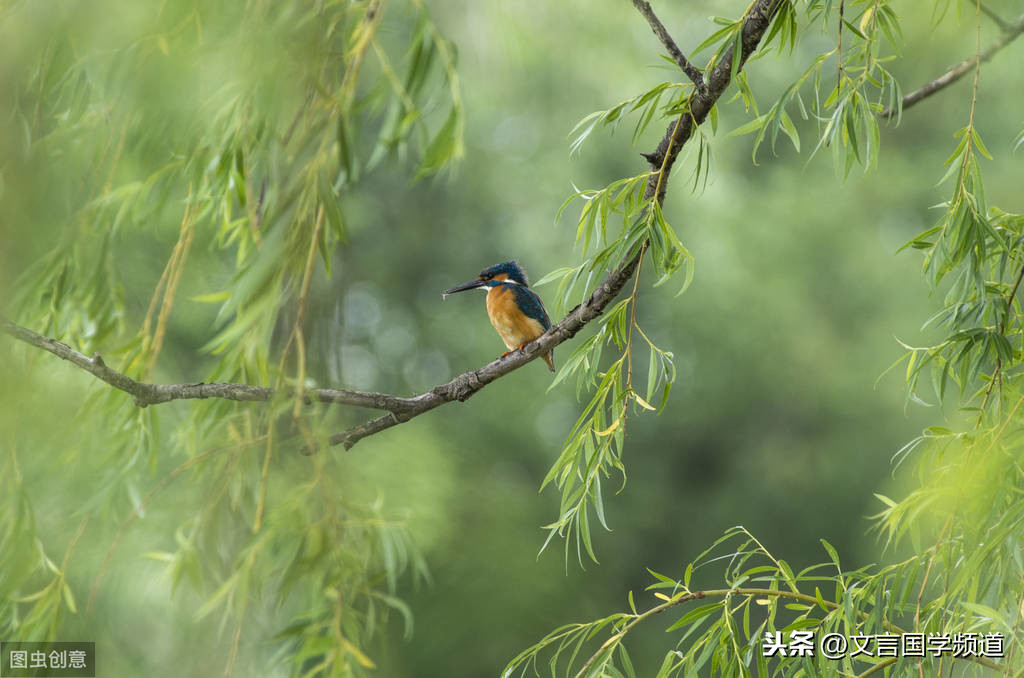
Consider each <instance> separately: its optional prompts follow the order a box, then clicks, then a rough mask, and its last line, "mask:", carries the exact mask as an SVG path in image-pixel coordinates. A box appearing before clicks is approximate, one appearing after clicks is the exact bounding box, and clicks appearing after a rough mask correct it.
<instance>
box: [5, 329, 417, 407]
mask: <svg viewBox="0 0 1024 678" xmlns="http://www.w3.org/2000/svg"><path fill="white" fill-rule="evenodd" d="M0 332H3V333H4V334H8V335H10V336H12V337H14V338H15V339H18V340H19V341H23V342H25V343H26V344H30V345H32V346H35V347H37V348H41V349H43V350H44V351H49V352H50V353H52V354H54V355H55V356H57V357H58V358H63V359H64V360H67V361H68V362H70V363H72V364H73V365H76V366H78V367H80V368H82V369H83V370H85V371H86V372H88V373H89V374H91V375H93V376H94V377H96V378H97V379H99V380H101V381H105V382H106V383H108V384H110V385H111V386H113V387H114V388H116V389H118V390H121V391H124V392H125V393H128V394H129V395H131V396H132V397H133V399H134V400H135V404H136V405H138V406H139V407H148V406H149V405H157V404H159V403H166V402H169V401H171V400H189V399H195V398H223V399H225V400H238V401H242V402H259V401H265V400H270V399H271V398H272V397H273V395H274V389H272V388H268V387H266V386H251V385H249V384H230V383H223V382H214V383H196V384H149V383H146V382H142V381H136V380H134V379H132V378H131V377H129V376H128V375H126V374H123V373H121V372H118V371H117V370H115V369H113V368H111V367H109V366H107V364H106V363H104V362H103V358H101V357H100V355H99V354H98V353H97V354H96V355H94V356H93V357H92V358H90V357H88V356H86V355H84V354H82V353H79V352H78V351H76V350H74V349H73V348H71V347H70V346H68V345H67V344H65V343H63V342H60V341H57V340H55V339H50V338H49V337H45V336H43V335H41V334H37V333H36V332H33V331H32V330H30V329H26V328H24V327H22V326H20V325H16V324H14V323H12V322H10V321H9V320H6V319H3V318H0ZM305 400H306V402H307V403H311V402H313V401H317V402H322V403H336V404H339V405H352V406H354V407H369V408H372V409H377V410H389V411H391V412H404V411H406V410H407V409H409V407H410V406H411V403H410V400H411V399H410V398H399V397H397V396H393V395H388V394H386V393H371V392H367V391H350V390H346V389H335V388H320V389H313V390H311V391H308V392H307V393H306V396H305Z"/></svg>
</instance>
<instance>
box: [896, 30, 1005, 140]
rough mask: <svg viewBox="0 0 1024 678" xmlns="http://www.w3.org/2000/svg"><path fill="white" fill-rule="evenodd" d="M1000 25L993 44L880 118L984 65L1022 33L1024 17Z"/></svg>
mask: <svg viewBox="0 0 1024 678" xmlns="http://www.w3.org/2000/svg"><path fill="white" fill-rule="evenodd" d="M1000 25H1001V26H1002V28H1003V32H1002V34H1001V35H1000V36H999V37H998V38H997V39H996V41H995V42H993V43H992V44H991V45H989V46H988V47H986V48H985V49H984V50H983V51H982V52H980V53H978V54H975V55H974V56H972V57H971V58H970V59H967V60H966V61H961V62H960V63H959V64H957V65H956V66H953V67H952V68H950V69H949V70H948V71H946V72H945V73H943V74H942V75H940V76H939V77H937V78H935V79H934V80H932V81H931V82H929V83H928V84H926V85H925V86H924V87H921V88H920V89H916V90H914V91H913V92H911V93H910V94H907V95H905V96H904V97H903V99H902V103H901V104H900V105H899V106H897V107H894V108H887V109H885V110H884V111H882V113H881V114H880V115H881V117H882V118H883V119H884V120H889V119H891V118H895V117H896V116H897V115H899V113H900V112H901V111H902V110H903V109H905V108H909V107H910V106H913V105H914V104H916V103H918V102H919V101H921V100H922V99H926V98H928V97H930V96H931V95H933V94H935V93H936V92H938V91H940V90H943V89H945V88H947V87H949V86H950V85H952V84H953V83H954V82H956V81H957V80H959V79H960V78H962V77H964V76H965V75H966V74H967V73H968V72H970V70H971V69H972V68H974V66H975V65H976V64H977V63H978V62H979V61H980V62H981V63H985V62H986V61H988V60H989V59H991V58H992V57H993V56H994V55H995V53H996V52H998V51H999V50H1001V49H1002V48H1004V47H1006V46H1007V45H1009V44H1010V43H1011V42H1013V41H1014V40H1016V39H1017V38H1018V37H1019V36H1020V34H1021V33H1024V15H1021V16H1020V17H1019V18H1018V19H1017V20H1016V21H1014V22H1013V23H1009V24H1007V23H1005V22H1000Z"/></svg>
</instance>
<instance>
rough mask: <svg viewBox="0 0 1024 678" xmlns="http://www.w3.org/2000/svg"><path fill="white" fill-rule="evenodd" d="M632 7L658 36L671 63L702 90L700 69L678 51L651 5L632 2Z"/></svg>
mask: <svg viewBox="0 0 1024 678" xmlns="http://www.w3.org/2000/svg"><path fill="white" fill-rule="evenodd" d="M633 6H634V7H636V8H637V10H638V11H639V12H640V13H641V14H642V15H643V16H644V18H645V19H647V23H649V24H650V25H651V30H652V31H654V34H655V35H656V36H658V40H660V41H661V44H662V45H664V46H665V49H666V50H668V55H669V56H670V57H672V61H674V62H676V65H677V66H679V68H681V69H682V70H683V73H686V76H687V77H688V78H690V80H691V81H693V84H694V85H696V86H697V89H698V90H703V89H704V87H705V85H704V76H703V75H701V72H700V69H699V68H697V67H696V66H694V65H693V64H692V63H690V61H689V60H688V59H687V58H686V55H685V54H683V51H682V50H681V49H679V45H677V44H676V41H675V40H673V39H672V36H671V35H669V34H668V30H666V29H665V25H664V24H663V23H661V20H660V19H659V18H658V16H657V15H656V14H655V13H654V10H653V9H652V8H651V3H649V2H645V0H633Z"/></svg>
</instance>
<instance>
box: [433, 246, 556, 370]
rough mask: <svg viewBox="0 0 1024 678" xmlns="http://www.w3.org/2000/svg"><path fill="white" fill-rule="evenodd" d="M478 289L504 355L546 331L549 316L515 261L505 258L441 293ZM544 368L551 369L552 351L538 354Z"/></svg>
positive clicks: (552, 366) (524, 272) (553, 363)
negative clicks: (483, 297) (484, 295)
mask: <svg viewBox="0 0 1024 678" xmlns="http://www.w3.org/2000/svg"><path fill="white" fill-rule="evenodd" d="M472 289H482V290H485V291H486V292H487V315H488V317H489V318H490V319H491V324H492V325H494V329H496V330H498V334H499V335H501V340H502V341H503V342H505V346H507V347H508V351H506V352H505V353H503V354H502V357H505V356H507V355H508V354H509V353H511V352H512V351H514V350H516V349H517V348H519V349H521V348H523V347H524V346H526V345H527V344H529V343H530V342H531V341H533V340H534V339H536V338H537V337H539V336H540V335H542V334H544V333H545V332H547V330H548V328H549V327H551V319H550V318H548V312H547V311H545V310H544V303H543V302H542V301H541V300H540V297H538V296H537V293H536V292H534V291H533V290H531V289H530V282H529V280H527V278H526V271H524V270H523V268H522V267H521V266H520V265H519V262H518V261H515V260H512V261H506V262H505V263H502V264H495V265H494V266H491V267H490V268H485V269H484V270H482V271H480V275H478V276H477V278H476V280H470V281H469V282H467V283H463V284H461V285H456V286H455V287H453V288H451V289H450V290H445V291H444V292H443V293H442V295H441V296H442V297H447V296H448V295H449V294H455V293H456V292H463V291H465V290H472ZM541 358H543V359H544V362H546V363H547V364H548V369H550V370H551V371H552V372H554V371H555V361H554V351H548V352H547V353H544V354H542V355H541Z"/></svg>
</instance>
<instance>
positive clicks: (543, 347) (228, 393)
mask: <svg viewBox="0 0 1024 678" xmlns="http://www.w3.org/2000/svg"><path fill="white" fill-rule="evenodd" d="M784 1H785V0H755V2H754V3H753V5H751V7H750V9H749V11H748V12H747V15H746V19H745V21H744V24H743V29H742V36H741V42H740V44H741V48H742V51H741V54H740V63H739V65H740V67H741V68H742V66H743V64H744V63H745V62H746V60H747V58H748V57H749V56H750V54H751V53H753V51H754V50H755V49H756V48H757V45H758V43H759V42H760V41H761V38H762V37H763V36H764V34H765V31H767V30H768V26H769V25H770V24H771V20H772V17H774V15H775V12H776V11H777V10H778V8H779V6H780V5H781V3H782V2H784ZM634 4H636V2H634ZM643 4H644V5H647V3H646V2H645V3H643ZM638 7H639V5H638ZM647 10H648V12H649V10H650V6H649V5H647ZM641 12H642V13H644V16H645V17H648V21H650V17H651V16H653V14H649V13H648V12H644V10H643V9H641ZM655 20H657V19H656V18H655ZM658 25H659V26H660V25H661V24H660V22H658ZM652 27H653V24H652ZM662 30H664V27H662ZM655 33H658V30H657V29H655ZM666 36H667V33H666ZM659 37H661V36H660V35H659ZM670 40H671V39H670ZM673 44H674V43H673ZM734 49H735V48H734V46H730V47H729V48H728V49H726V50H725V53H724V54H723V55H722V57H721V59H719V61H718V62H717V63H716V64H715V65H714V68H713V69H712V70H711V72H710V74H709V76H708V80H707V83H706V85H705V86H704V87H698V88H697V89H696V91H695V92H694V93H693V95H692V96H691V97H690V100H689V106H688V108H689V110H688V111H687V112H685V113H683V114H682V115H681V116H680V117H679V118H678V119H677V120H676V121H674V122H673V123H672V124H671V125H669V127H668V130H666V132H665V136H664V137H663V138H662V140H661V142H660V143H659V144H658V147H657V149H655V151H654V152H653V153H648V154H644V157H645V158H647V160H648V162H649V163H650V164H651V167H652V169H654V170H655V172H654V173H653V174H652V176H651V177H650V179H648V182H647V186H646V189H645V192H644V195H645V197H646V198H647V199H651V198H654V199H656V200H657V201H658V203H659V204H661V203H663V202H664V200H665V191H666V189H667V186H668V179H669V176H670V173H671V171H672V166H673V164H674V163H675V161H676V158H677V157H678V155H679V151H680V149H681V148H682V146H683V145H684V144H685V143H686V142H687V141H688V140H689V138H690V135H691V134H692V132H693V130H694V129H695V128H696V126H697V125H700V124H701V123H703V122H704V120H705V119H706V118H707V116H708V113H709V112H710V110H711V108H712V107H713V106H714V105H715V103H716V102H717V101H718V99H719V98H720V97H721V96H722V94H723V92H725V89H726V87H728V85H729V82H730V80H731V78H732V62H733V54H734ZM680 54H681V53H680ZM644 251H645V249H644V247H643V246H642V245H638V246H637V247H636V248H635V250H634V251H632V252H630V253H629V254H627V255H626V256H625V257H624V258H623V259H622V261H620V262H619V264H618V266H617V267H616V268H615V270H614V271H613V272H612V273H610V274H608V276H607V277H606V278H605V279H604V280H603V281H601V283H600V284H599V285H598V286H597V288H596V289H595V290H594V291H593V293H591V295H590V297H589V298H588V299H587V300H586V301H585V302H584V303H582V304H581V305H579V306H577V307H576V308H574V309H573V310H571V311H570V312H569V313H568V314H567V315H566V316H565V318H563V319H562V320H561V322H559V323H558V324H557V325H555V326H553V327H552V328H551V329H549V330H548V331H547V332H546V333H545V334H543V335H542V336H541V337H540V338H538V339H537V340H535V341H534V342H532V343H530V344H527V345H526V346H525V347H524V348H523V349H522V350H516V351H512V352H511V353H509V354H508V355H507V356H504V357H502V358H498V359H497V360H494V361H491V362H490V363H488V364H487V365H484V366H483V367H481V368H479V369H476V370H471V371H469V372H466V373H464V374H461V375H459V376H457V377H455V378H454V379H452V380H451V381H449V382H447V383H445V384H441V385H439V386H435V387H434V388H432V389H431V390H430V391H427V392H426V393H422V394H420V395H417V396H413V397H411V398H402V397H399V396H394V395H390V394H385V393H369V392H364V391H350V390H345V389H314V390H311V391H308V392H307V393H306V395H305V400H306V402H312V401H314V400H316V401H319V402H327V403H337V404H342V405H352V406H356V407H369V408H373V409H379V410H386V411H387V412H388V414H385V415H383V416H381V417H377V418H376V419H371V420H370V421H367V422H364V423H362V424H359V425H358V426H353V427H351V428H349V429H346V430H344V431H342V432H340V433H336V434H334V435H332V436H331V437H330V438H329V439H328V441H329V442H330V444H331V445H337V444H341V445H343V446H344V447H345V449H349V448H351V447H352V446H353V445H355V444H356V443H357V442H359V441H360V440H362V439H363V438H365V437H367V436H370V435H373V434H375V433H379V432H381V431H383V430H385V429H388V428H391V427H392V426H396V425H398V424H401V423H404V422H406V421H409V420H410V419H412V418H414V417H417V416H419V415H421V414H423V413H424V412H429V411H430V410H432V409H434V408H436V407H439V406H441V405H444V404H445V403H450V402H453V401H456V400H458V401H460V402H462V401H465V400H466V399H468V398H469V397H470V396H472V395H473V394H474V393H476V392H477V391H479V390H480V389H482V388H483V387H485V386H487V384H490V383H491V382H493V381H495V380H497V379H499V378H500V377H503V376H505V375H506V374H508V373H509V372H512V371H513V370H516V369H518V368H520V367H522V366H523V365H525V364H526V363H528V362H530V361H531V360H534V359H535V358H536V357H537V356H539V355H542V354H544V353H547V352H548V351H550V350H551V349H552V348H554V347H555V346H557V345H558V344H561V343H562V342H564V341H567V340H568V339H571V338H572V337H574V336H575V335H576V333H577V332H579V331H580V330H581V329H582V328H583V327H584V326H585V325H586V324H587V323H589V322H590V321H592V320H593V319H594V318H596V317H598V316H599V315H601V313H603V312H604V309H605V308H606V307H607V306H608V304H609V303H611V301H612V300H614V299H615V297H616V296H618V294H619V292H620V291H622V288H623V287H624V286H625V285H626V283H627V282H628V281H629V280H630V279H631V278H632V277H633V274H634V273H635V272H636V269H637V266H638V265H639V263H640V259H641V257H642V256H643V253H644ZM0 331H3V332H4V333H6V334H9V335H11V336H12V337H14V338H15V339H18V340H20V341H23V342H25V343H27V344H31V345H32V346H36V347H38V348H41V349H43V350H46V351H49V352H50V353H53V354H54V355H56V356H58V357H60V358H63V359H64V360H67V361H69V362H71V363H73V364H74V365H76V366H78V367H80V368H81V369H83V370H85V371H86V372H89V373H90V374H92V375H93V376H95V377H96V378H97V379H100V380H102V381H104V382H106V383H108V384H110V385H111V386H113V387H114V388H117V389H119V390H121V391H124V392H126V393H128V394H130V395H132V396H133V398H134V399H135V402H136V404H138V405H139V406H140V407H146V406H148V405H155V404H157V403H164V402H168V401H171V400H182V399H190V398H224V399H227V400H239V401H266V400H270V399H271V397H273V395H274V393H275V390H274V389H272V388H268V387H265V386H251V385H247V384H230V383H198V384H148V383H144V382H139V381H135V380H134V379H132V378H131V377H129V376H127V375H125V374H122V373H121V372H118V371H117V370H114V369H111V368H110V367H107V365H106V364H105V363H104V362H103V360H102V359H101V358H100V356H99V355H98V354H97V355H96V356H94V357H93V358H89V357H87V356H85V355H83V354H82V353H79V352H78V351H75V350H74V349H72V348H71V347H69V346H68V345H66V344H63V343H61V342H59V341H56V340H54V339H50V338H48V337H44V336H43V335H41V334H37V333H35V332H33V331H31V330H28V329H26V328H24V327H21V326H19V325H15V324H14V323H12V322H9V321H7V320H4V319H0Z"/></svg>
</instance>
